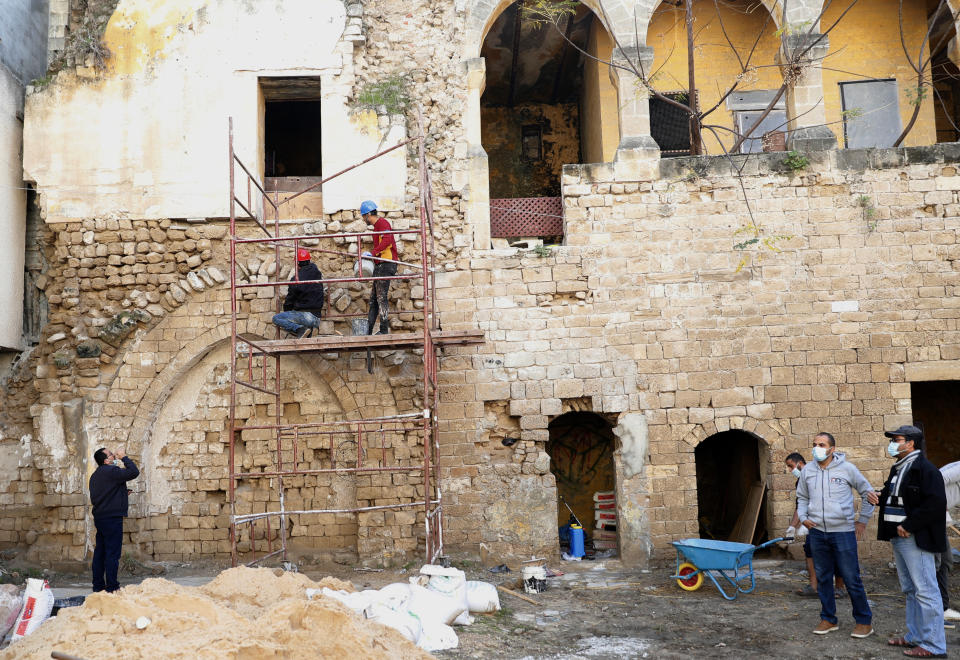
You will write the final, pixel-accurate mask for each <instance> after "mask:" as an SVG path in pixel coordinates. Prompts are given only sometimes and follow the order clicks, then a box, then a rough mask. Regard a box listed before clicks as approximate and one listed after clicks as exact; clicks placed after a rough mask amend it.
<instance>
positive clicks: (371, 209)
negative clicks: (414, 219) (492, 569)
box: [360, 200, 398, 335]
mask: <svg viewBox="0 0 960 660" xmlns="http://www.w3.org/2000/svg"><path fill="white" fill-rule="evenodd" d="M360 215H362V216H363V220H364V222H366V223H367V225H368V226H369V227H370V228H371V229H372V230H373V231H374V232H375V233H374V236H373V256H374V257H376V265H374V267H373V276H374V277H392V276H393V275H396V274H397V262H396V261H395V259H396V258H397V256H398V255H397V242H396V241H395V240H394V239H393V234H392V232H393V227H392V226H391V225H390V223H389V222H387V219H386V218H383V217H380V218H378V217H377V205H376V203H374V202H372V201H370V200H367V201H365V202H363V203H362V204H361V205H360ZM389 291H390V280H377V281H375V282H374V283H373V290H372V291H371V292H370V311H369V312H367V334H370V335H372V334H373V324H374V322H375V321H376V320H377V317H378V316H379V317H380V332H379V333H377V334H381V335H385V334H388V333H389V332H390V324H389V323H388V322H387V312H388V311H389V308H390V307H389V300H388V298H387V293H388V292H389Z"/></svg>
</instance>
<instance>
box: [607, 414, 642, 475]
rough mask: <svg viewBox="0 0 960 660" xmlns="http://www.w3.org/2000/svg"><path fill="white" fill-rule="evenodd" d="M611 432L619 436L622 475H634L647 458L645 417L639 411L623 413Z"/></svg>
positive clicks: (638, 472) (638, 471) (639, 470)
mask: <svg viewBox="0 0 960 660" xmlns="http://www.w3.org/2000/svg"><path fill="white" fill-rule="evenodd" d="M613 433H614V435H616V436H617V437H618V438H620V458H621V460H622V461H623V474H624V477H625V478H627V479H630V478H631V477H635V476H636V475H638V474H640V473H641V472H642V471H643V466H644V463H645V462H646V459H647V445H648V437H647V418H646V417H644V416H643V415H642V414H639V413H630V414H627V415H623V416H622V417H621V418H620V423H619V424H618V425H617V426H616V427H614V429H613Z"/></svg>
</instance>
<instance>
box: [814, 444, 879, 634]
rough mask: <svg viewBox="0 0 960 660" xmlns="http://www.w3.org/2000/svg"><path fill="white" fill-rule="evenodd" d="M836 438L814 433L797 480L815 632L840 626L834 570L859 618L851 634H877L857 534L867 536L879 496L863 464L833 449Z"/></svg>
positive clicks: (818, 632) (827, 630)
mask: <svg viewBox="0 0 960 660" xmlns="http://www.w3.org/2000/svg"><path fill="white" fill-rule="evenodd" d="M836 444H837V443H836V441H835V440H834V439H833V436H832V435H830V434H829V433H823V432H821V433H818V434H817V435H816V436H815V437H814V439H813V458H814V460H813V461H812V462H810V463H807V464H806V465H805V466H804V467H803V470H802V471H801V473H800V481H799V483H798V484H797V516H798V517H799V519H800V524H802V525H803V526H804V527H806V528H807V529H808V530H810V551H811V553H812V554H813V564H814V566H815V567H816V569H817V593H818V595H819V596H820V624H819V625H818V626H817V627H816V628H814V629H813V633H814V634H815V635H826V634H827V633H830V632H833V631H834V630H839V629H840V627H839V626H838V625H837V603H836V599H835V597H834V591H833V576H834V573H839V574H840V576H841V577H842V578H843V580H844V582H846V584H847V593H848V594H850V603H851V604H852V605H853V619H854V621H856V625H855V626H854V628H853V632H851V633H850V636H851V637H858V638H863V637H869V636H870V635H872V634H873V626H872V621H873V613H872V612H871V611H870V604H869V603H868V602H867V592H866V590H865V589H864V588H863V582H862V581H861V580H860V562H859V560H858V558H857V540H859V539H862V538H863V532H864V529H866V527H867V522H869V520H870V516H871V515H872V514H873V509H874V505H876V504H877V502H879V498H878V497H877V494H876V492H874V490H873V486H871V485H870V482H869V481H867V480H866V478H865V477H864V476H863V475H862V474H860V470H858V469H857V468H856V466H854V465H853V464H852V463H849V462H848V461H847V460H846V457H845V456H844V454H841V453H836V452H835V450H836ZM854 489H855V490H856V491H857V492H858V493H860V497H861V498H862V500H863V503H862V504H861V506H860V517H859V518H857V517H856V515H855V513H854V510H853V490H854Z"/></svg>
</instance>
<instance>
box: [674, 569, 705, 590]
mask: <svg viewBox="0 0 960 660" xmlns="http://www.w3.org/2000/svg"><path fill="white" fill-rule="evenodd" d="M677 575H680V576H684V577H678V578H677V584H679V585H680V588H681V589H683V590H684V591H696V590H697V589H699V588H700V587H702V586H703V573H698V572H697V567H696V566H694V565H693V564H691V563H690V562H684V563H682V564H680V569H679V570H678V571H677ZM688 575H689V576H690V577H685V576H688Z"/></svg>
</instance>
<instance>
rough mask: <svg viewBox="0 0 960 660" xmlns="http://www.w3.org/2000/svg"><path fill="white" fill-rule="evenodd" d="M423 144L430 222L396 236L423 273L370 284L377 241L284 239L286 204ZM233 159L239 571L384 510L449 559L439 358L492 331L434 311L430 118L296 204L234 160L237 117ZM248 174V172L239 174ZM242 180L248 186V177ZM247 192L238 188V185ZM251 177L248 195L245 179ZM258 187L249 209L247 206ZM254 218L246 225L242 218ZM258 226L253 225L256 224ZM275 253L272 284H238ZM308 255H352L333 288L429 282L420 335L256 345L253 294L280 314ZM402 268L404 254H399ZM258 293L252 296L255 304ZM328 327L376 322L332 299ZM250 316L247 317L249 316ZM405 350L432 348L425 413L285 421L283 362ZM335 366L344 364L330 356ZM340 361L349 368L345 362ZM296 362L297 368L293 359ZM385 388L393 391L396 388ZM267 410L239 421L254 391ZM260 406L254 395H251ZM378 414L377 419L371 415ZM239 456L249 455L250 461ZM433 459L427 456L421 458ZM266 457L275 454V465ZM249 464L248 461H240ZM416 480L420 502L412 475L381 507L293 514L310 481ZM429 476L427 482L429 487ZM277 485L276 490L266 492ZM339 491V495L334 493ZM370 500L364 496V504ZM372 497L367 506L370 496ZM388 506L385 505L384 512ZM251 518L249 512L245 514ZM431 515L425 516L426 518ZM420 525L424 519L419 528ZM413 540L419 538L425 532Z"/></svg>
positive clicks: (232, 492) (424, 204) (231, 436)
mask: <svg viewBox="0 0 960 660" xmlns="http://www.w3.org/2000/svg"><path fill="white" fill-rule="evenodd" d="M406 145H415V147H416V149H417V162H418V169H419V186H420V197H419V203H418V206H419V224H418V226H416V227H415V228H412V229H400V230H395V231H393V232H392V233H393V234H394V235H395V236H402V235H408V236H409V235H413V236H415V238H416V240H418V241H419V252H420V255H419V256H420V260H419V263H418V264H417V263H407V262H400V263H401V265H403V266H404V267H405V268H404V270H405V271H406V272H404V273H398V274H397V275H394V276H390V277H366V276H364V275H363V269H362V263H361V258H362V257H361V251H362V250H361V246H360V243H361V241H363V240H364V239H366V240H371V239H372V237H373V235H374V233H373V232H359V233H358V232H348V233H338V234H323V235H310V234H299V233H295V234H293V235H283V234H282V233H281V223H280V216H281V210H282V209H283V206H284V205H286V204H289V203H290V202H291V201H292V200H293V199H295V198H297V197H299V196H300V195H302V194H304V193H306V192H312V191H314V190H316V191H318V192H322V190H323V184H324V183H326V182H328V181H330V180H331V179H333V178H335V177H337V176H340V175H341V174H343V173H345V172H348V171H350V170H352V169H354V168H356V167H359V166H360V165H363V164H364V163H367V162H370V161H372V160H374V159H376V158H379V157H381V156H383V155H384V154H387V153H390V152H391V151H393V150H395V149H399V148H402V147H405V146H406ZM229 149H230V234H229V236H228V240H229V241H230V315H231V321H230V327H231V349H232V359H231V364H230V416H229V422H228V426H227V436H226V441H227V445H228V447H229V459H228V460H229V487H228V492H227V497H228V501H229V504H230V544H231V559H232V563H233V565H234V566H236V565H237V564H238V563H240V561H241V555H243V557H242V559H243V560H244V563H246V564H247V565H252V564H255V563H258V562H262V561H264V560H266V559H268V558H271V557H275V556H278V555H279V556H282V557H283V558H284V559H286V557H287V537H288V535H289V531H290V530H289V524H290V523H291V521H292V520H293V519H294V518H296V519H298V521H299V519H301V518H302V517H311V516H312V517H313V518H314V519H317V517H319V516H324V515H326V514H360V513H363V512H373V511H389V510H393V511H399V510H404V509H408V510H413V511H414V512H415V513H416V515H415V516H413V518H414V520H415V522H414V523H413V524H414V525H417V524H419V523H420V522H422V524H423V530H424V531H423V534H424V536H423V542H424V552H425V558H426V560H427V562H433V561H435V560H436V559H437V558H438V557H439V556H440V555H441V554H442V552H443V508H442V494H441V489H440V484H439V480H438V473H437V465H438V457H439V444H438V437H437V416H436V410H437V404H438V401H439V399H438V388H437V350H438V348H439V347H440V346H443V345H457V344H474V343H481V342H482V341H483V337H482V333H480V332H474V331H458V332H451V331H446V332H444V331H442V330H440V328H439V324H438V319H437V314H436V311H435V305H434V300H435V296H434V291H435V282H434V279H435V278H434V250H433V248H434V246H433V240H434V237H433V199H432V192H431V191H432V187H431V181H430V172H429V169H428V168H427V166H426V160H425V157H424V145H423V130H422V123H421V121H420V119H419V117H418V131H417V135H416V136H415V137H412V138H410V139H408V140H405V141H403V142H401V143H399V144H397V145H394V146H392V147H390V148H389V149H385V150H383V151H381V152H379V153H377V154H375V155H373V156H371V157H369V158H367V159H365V160H363V161H361V162H359V163H357V164H356V165H353V166H351V167H348V168H346V169H344V170H341V171H340V172H337V173H336V174H333V175H331V176H328V177H325V178H323V179H322V180H321V181H319V182H318V183H315V184H314V185H312V186H309V187H307V188H305V189H303V190H301V191H299V192H297V193H296V194H293V195H288V196H285V197H284V198H283V199H281V198H280V193H278V192H273V193H268V192H267V191H266V190H265V189H264V186H263V185H261V183H260V182H259V181H258V180H257V177H256V176H255V175H254V174H252V173H251V170H250V169H248V168H247V167H246V166H245V165H244V164H243V162H242V161H241V160H240V158H239V157H238V156H237V154H236V153H235V151H234V139H233V119H232V118H231V119H230V124H229ZM238 168H239V172H238ZM238 175H239V176H238ZM238 178H240V180H241V185H240V186H239V187H240V190H238V181H237V179H238ZM244 179H245V185H244V184H243V180H244ZM244 187H245V188H246V191H245V199H242V198H241V195H242V194H243V192H242V189H243V188H244ZM238 207H239V209H240V210H241V212H242V214H241V216H240V217H239V218H238V217H237V209H238ZM250 221H252V223H251V222H250ZM239 228H242V229H244V230H247V231H246V233H247V234H249V233H250V231H252V232H253V233H254V234H256V235H255V236H245V237H241V236H240V235H238V229H239ZM345 243H346V244H350V243H356V246H357V251H356V254H354V253H352V252H349V251H346V250H343V249H337V248H338V247H341V246H343V245H344V244H345ZM264 246H268V247H272V248H273V258H274V263H275V264H276V269H275V272H274V273H273V274H272V275H270V276H269V277H264V276H259V277H250V278H249V279H250V280H251V281H248V282H242V283H241V282H238V269H239V268H241V267H242V262H241V261H239V259H241V258H242V257H243V251H244V250H251V249H254V250H255V249H258V248H259V249H262V248H263V247H264ZM301 248H304V249H308V250H310V251H311V252H312V253H317V254H329V255H337V256H342V257H343V258H344V260H345V262H346V263H348V264H349V263H351V262H353V263H355V264H356V269H355V273H356V276H355V277H336V278H331V279H327V280H322V282H323V284H334V283H350V282H363V283H369V284H370V285H371V286H372V285H373V282H375V281H377V280H400V281H411V282H414V281H415V282H418V283H420V284H421V285H422V289H423V308H422V310H416V309H414V310H412V311H411V310H403V311H402V312H400V313H402V314H404V315H406V316H407V317H408V318H409V317H411V316H412V318H413V319H414V322H415V323H418V324H422V327H418V329H417V330H416V331H415V332H402V333H397V334H389V335H355V336H349V335H346V336H341V335H339V334H337V335H321V336H317V337H309V338H303V339H281V338H280V330H279V328H278V329H277V331H276V338H275V339H266V338H260V337H252V336H249V335H248V334H241V333H240V332H239V331H238V319H242V318H244V317H247V316H252V312H251V311H250V310H249V302H248V303H246V304H244V303H243V301H244V300H247V299H248V298H249V296H250V295H255V296H257V297H259V298H263V297H264V296H263V295H261V294H259V293H258V292H259V291H263V290H264V289H271V288H272V293H271V294H270V297H272V298H273V300H274V307H275V309H276V311H280V309H281V308H280V302H281V301H280V297H279V292H280V287H284V286H289V285H291V284H297V283H309V282H316V280H310V281H302V280H300V279H299V273H298V270H297V268H296V257H295V256H294V255H296V254H297V250H299V249H301ZM393 256H394V258H395V259H397V258H399V255H393ZM282 257H287V260H288V261H287V263H289V264H292V265H293V279H287V280H283V279H281V277H282V275H281V273H282V272H284V269H283V268H282V267H281V264H283V263H284V260H283V258H282ZM245 294H246V297H245ZM326 298H327V301H326V306H325V312H326V313H325V314H324V318H325V319H328V320H329V319H337V320H341V321H347V320H349V319H350V318H351V317H365V316H366V314H358V313H355V314H347V313H341V314H337V313H334V311H335V310H331V309H330V301H329V296H326ZM243 307H246V309H243ZM398 349H408V350H414V349H419V350H422V356H423V365H422V369H423V374H422V396H421V397H420V401H421V402H422V409H419V410H413V411H410V412H407V413H405V414H397V415H386V416H384V415H379V414H374V413H377V412H379V411H374V410H371V411H364V410H361V417H362V418H361V419H350V420H341V421H327V420H318V421H316V422H307V423H304V422H302V421H299V422H297V423H293V422H291V421H289V420H285V419H284V415H285V405H284V404H283V402H282V401H281V395H282V393H283V392H282V391H281V390H282V387H281V370H282V367H283V366H284V365H285V362H286V361H284V360H282V358H283V356H290V355H293V356H297V355H302V354H307V353H314V354H317V353H327V354H337V355H338V356H340V355H342V354H344V353H350V352H352V351H367V355H368V359H369V355H370V352H369V351H371V350H391V351H395V350H398ZM328 357H331V358H333V356H329V355H328ZM336 359H340V360H342V359H344V358H343V357H337V358H336ZM287 360H289V358H287ZM388 386H389V385H387V384H386V383H384V387H388ZM247 391H249V392H251V393H252V394H251V396H252V397H254V398H256V397H258V396H259V397H260V399H259V400H261V401H262V400H265V401H267V402H268V403H267V405H266V406H265V408H266V410H267V411H269V410H270V406H271V403H269V402H272V413H270V412H268V417H272V419H271V421H270V422H269V423H252V422H248V421H242V420H240V419H238V411H239V410H240V409H241V408H242V409H244V410H246V409H252V408H254V407H255V406H251V405H243V404H242V402H241V400H240V399H241V396H242V393H244V392H247ZM248 399H249V397H248ZM368 412H369V413H371V414H367V413H368ZM247 443H250V444H251V446H252V445H254V444H257V446H258V447H260V448H262V449H265V450H266V452H261V453H260V454H259V455H257V456H254V452H253V451H252V450H251V451H246V450H245V449H246V445H247ZM238 448H239V449H240V451H238ZM421 453H422V455H420V454H421ZM263 456H269V460H264V458H263ZM238 461H240V462H238ZM375 474H389V475H407V476H408V477H412V481H413V482H414V483H413V486H414V488H413V494H412V495H411V494H410V491H409V484H408V478H407V477H402V476H401V477H395V476H391V479H390V482H391V483H404V484H408V487H407V491H408V492H407V495H406V496H403V497H401V496H396V497H386V498H373V499H371V501H370V502H369V503H368V505H367V506H352V507H341V508H287V502H288V500H291V497H290V491H292V490H293V489H297V488H300V487H301V486H302V484H303V480H304V479H307V478H310V477H311V476H312V477H314V478H317V479H319V478H321V475H330V476H333V477H343V476H348V475H353V477H354V478H360V476H361V475H375ZM419 475H422V477H420V479H419V482H418V481H417V477H418V476H419ZM244 484H250V486H251V489H252V490H256V491H257V492H260V493H263V491H266V492H267V493H272V495H266V496H265V497H264V496H261V497H257V498H252V497H251V498H249V500H248V501H245V502H244V503H243V506H242V507H241V506H238V505H239V503H238V488H239V486H241V485H244ZM264 484H266V485H267V488H263V485H264ZM330 487H331V489H332V486H330ZM357 499H361V498H357ZM363 499H367V498H363ZM379 500H383V501H382V502H381V501H379ZM240 508H243V509H245V510H244V511H239V510H238V509H240ZM420 512H422V514H421V513H420ZM418 518H419V520H417V519H418ZM413 535H414V536H416V534H415V531H414V532H413Z"/></svg>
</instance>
